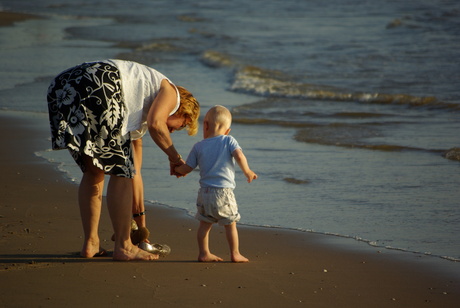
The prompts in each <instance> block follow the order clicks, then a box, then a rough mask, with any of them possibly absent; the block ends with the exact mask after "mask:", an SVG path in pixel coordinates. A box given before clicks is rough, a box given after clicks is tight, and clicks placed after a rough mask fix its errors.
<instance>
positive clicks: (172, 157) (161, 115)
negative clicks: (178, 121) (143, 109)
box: [147, 79, 183, 163]
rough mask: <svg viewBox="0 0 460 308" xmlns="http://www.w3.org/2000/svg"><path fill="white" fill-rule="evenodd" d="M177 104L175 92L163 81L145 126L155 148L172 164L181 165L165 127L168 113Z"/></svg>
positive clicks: (167, 82)
mask: <svg viewBox="0 0 460 308" xmlns="http://www.w3.org/2000/svg"><path fill="white" fill-rule="evenodd" d="M176 102H177V92H176V89H175V88H174V86H173V85H171V83H170V82H169V81H168V80H166V79H163V81H162V82H161V88H160V91H159V93H158V94H157V96H156V97H155V99H154V101H153V103H152V106H151V107H150V109H149V113H148V116H147V125H148V129H149V133H150V136H151V137H152V139H153V141H154V142H155V143H156V144H157V146H158V147H159V148H160V149H161V150H163V152H165V153H166V155H168V158H169V161H170V162H172V163H183V161H182V159H181V157H180V155H179V153H178V152H177V150H176V148H175V147H174V145H173V142H172V139H171V134H170V131H169V128H168V126H167V121H168V117H169V113H170V112H171V111H172V110H173V109H174V107H175V106H176Z"/></svg>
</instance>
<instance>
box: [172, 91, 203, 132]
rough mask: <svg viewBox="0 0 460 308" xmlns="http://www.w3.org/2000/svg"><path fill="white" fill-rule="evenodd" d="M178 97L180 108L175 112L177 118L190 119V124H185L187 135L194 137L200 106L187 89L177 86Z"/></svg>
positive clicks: (196, 130)
mask: <svg viewBox="0 0 460 308" xmlns="http://www.w3.org/2000/svg"><path fill="white" fill-rule="evenodd" d="M177 89H178V90H179V96H180V107H179V109H178V110H177V112H176V113H177V115H178V116H184V117H185V118H186V119H190V123H188V124H187V126H186V127H187V133H188V134H189V135H190V136H193V135H195V134H196V133H197V132H198V117H199V116H200V104H199V103H198V101H197V100H196V98H195V97H194V96H193V95H192V93H190V92H189V91H188V90H187V89H185V88H183V87H180V86H177Z"/></svg>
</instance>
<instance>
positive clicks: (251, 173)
mask: <svg viewBox="0 0 460 308" xmlns="http://www.w3.org/2000/svg"><path fill="white" fill-rule="evenodd" d="M246 178H247V179H248V183H251V182H252V180H256V179H257V174H255V172H254V171H252V170H249V172H248V173H247V174H246Z"/></svg>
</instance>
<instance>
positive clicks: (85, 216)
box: [78, 155, 104, 258]
mask: <svg viewBox="0 0 460 308" xmlns="http://www.w3.org/2000/svg"><path fill="white" fill-rule="evenodd" d="M83 160H84V163H85V167H86V171H85V172H84V173H83V177H82V179H81V182H80V186H79V190H78V204H79V206H80V216H81V221H82V224H83V232H84V235H85V238H84V242H83V248H82V250H81V253H80V254H81V256H82V257H85V258H91V257H93V256H95V255H96V254H97V253H99V251H100V246H99V245H100V243H99V234H98V228H99V219H100V216H101V207H102V191H103V189H104V172H103V171H102V170H101V169H99V168H97V167H96V166H94V165H93V163H92V161H91V158H90V157H89V156H86V155H84V157H83Z"/></svg>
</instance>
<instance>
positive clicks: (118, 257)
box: [113, 245, 159, 261]
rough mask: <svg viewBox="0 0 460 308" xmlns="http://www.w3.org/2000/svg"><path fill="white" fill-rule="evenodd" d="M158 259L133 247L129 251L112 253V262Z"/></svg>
mask: <svg viewBox="0 0 460 308" xmlns="http://www.w3.org/2000/svg"><path fill="white" fill-rule="evenodd" d="M158 258H159V256H158V255H154V254H151V253H150V252H147V251H144V250H142V249H139V248H138V247H137V246H134V245H132V246H131V248H129V249H116V250H115V251H114V252H113V260H115V261H151V260H156V259H158Z"/></svg>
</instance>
